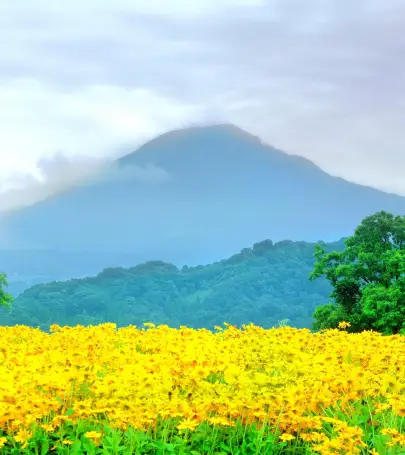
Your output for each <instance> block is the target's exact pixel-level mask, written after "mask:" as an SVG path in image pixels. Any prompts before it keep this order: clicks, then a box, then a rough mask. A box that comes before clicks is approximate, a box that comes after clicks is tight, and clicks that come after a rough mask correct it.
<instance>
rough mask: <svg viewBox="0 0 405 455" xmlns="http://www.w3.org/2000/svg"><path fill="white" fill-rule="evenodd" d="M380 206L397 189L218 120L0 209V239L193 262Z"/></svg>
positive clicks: (322, 232)
mask: <svg viewBox="0 0 405 455" xmlns="http://www.w3.org/2000/svg"><path fill="white" fill-rule="evenodd" d="M382 209H384V210H387V211H389V212H392V213H394V214H397V213H400V214H403V213H405V197H401V196H398V195H394V194H387V193H384V192H382V191H378V190H375V189H372V188H368V187H364V186H360V185H357V184H354V183H350V182H347V181H345V180H343V179H341V178H336V177H331V176H330V175H328V174H327V173H325V172H324V171H322V170H321V169H320V168H318V167H317V166H315V165H314V164H313V163H312V162H310V161H308V160H307V159H305V158H301V157H298V156H292V155H288V154H286V153H283V152H282V151H279V150H276V149H274V148H273V147H271V146H269V145H266V144H263V143H262V142H261V141H260V140H259V139H257V138H256V137H254V136H252V135H250V134H248V133H246V132H244V131H242V130H240V129H238V128H236V127H234V126H232V125H217V126H210V127H195V128H187V129H183V130H176V131H172V132H169V133H166V134H164V135H162V136H159V137H157V138H156V139H154V140H152V141H150V142H148V143H146V144H145V145H144V146H142V147H141V148H140V149H139V150H137V151H136V152H134V153H131V154H129V155H126V156H124V157H123V158H121V159H119V160H118V161H117V162H115V163H114V165H112V166H111V167H109V168H108V169H105V170H103V171H100V173H99V174H98V177H97V179H95V178H91V179H90V180H89V181H88V182H87V184H83V183H80V184H77V186H76V187H75V188H73V189H70V190H68V191H65V192H63V193H60V194H57V195H55V196H52V197H50V198H48V199H46V200H44V201H42V202H40V203H38V204H35V205H33V206H30V207H27V208H23V209H21V210H18V211H16V212H14V213H12V214H9V215H7V216H5V215H3V216H2V218H1V219H0V225H1V231H0V234H1V239H0V240H1V246H2V247H3V248H12V249H16V248H18V249H50V250H55V251H70V252H75V251H86V252H88V253H89V254H91V252H97V251H103V252H106V253H111V254H118V253H119V254H121V253H126V254H134V255H136V256H137V257H138V258H139V261H144V260H151V259H159V260H164V261H169V262H172V263H174V264H176V265H183V264H185V263H187V264H190V265H192V264H201V263H207V262H211V261H214V260H218V259H222V258H223V257H226V256H229V255H231V254H232V253H233V252H234V251H238V250H240V249H241V248H243V246H244V245H246V244H253V243H255V242H257V241H260V240H261V239H263V238H271V239H273V240H274V241H279V240H284V239H290V240H305V241H318V240H320V239H322V240H325V241H333V240H337V239H340V238H342V237H344V236H347V235H349V234H350V233H351V232H352V230H353V229H354V228H355V227H356V226H357V225H358V224H359V222H360V221H361V220H362V219H363V218H364V217H365V216H367V215H370V214H371V213H374V212H376V211H379V210H382ZM107 265H108V264H106V266H107Z"/></svg>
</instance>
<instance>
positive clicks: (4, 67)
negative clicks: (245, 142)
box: [0, 0, 405, 210]
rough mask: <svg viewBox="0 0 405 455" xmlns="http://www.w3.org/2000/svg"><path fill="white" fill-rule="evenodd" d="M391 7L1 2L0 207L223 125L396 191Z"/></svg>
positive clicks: (400, 16)
mask: <svg viewBox="0 0 405 455" xmlns="http://www.w3.org/2000/svg"><path fill="white" fill-rule="evenodd" d="M404 27H405V1H404V0H384V1H382V0H358V1H356V2H353V0H272V1H266V0H192V1H190V0H171V1H167V0H109V1H107V0H80V1H78V0H71V1H69V2H54V1H51V0H30V1H29V2H27V1H26V0H4V1H2V2H1V3H0V42H1V43H2V51H1V53H0V106H1V108H0V210H2V209H4V208H5V207H6V206H7V207H9V206H10V205H18V204H19V203H21V201H22V200H25V201H32V200H33V198H34V199H35V198H38V197H44V196H46V195H47V194H49V193H51V192H53V191H59V190H60V189H61V188H63V187H66V186H68V185H70V184H72V183H75V182H76V181H78V180H80V179H85V178H87V174H88V173H89V172H90V173H91V172H93V171H97V169H98V168H99V167H100V166H103V165H104V163H105V160H108V159H112V158H116V157H118V156H121V155H123V154H125V153H129V152H132V151H133V150H135V149H136V148H137V147H138V146H139V145H141V144H142V143H144V142H145V141H147V140H148V139H150V138H152V137H154V136H156V135H158V134H161V133H164V132H166V131H168V130H171V129H174V128H184V127H187V126H191V125H199V124H212V123H224V122H229V123H234V124H236V125H238V126H239V127H241V128H243V129H245V130H247V131H249V132H250V133H253V134H255V135H258V136H259V137H260V138H261V139H262V140H263V141H264V142H267V143H269V144H270V145H273V146H275V147H277V148H279V149H282V150H284V151H286V152H288V153H292V154H297V155H301V156H304V157H306V158H308V159H310V160H312V161H314V162H315V163H316V164H317V165H319V166H320V167H321V168H322V169H324V170H325V171H327V172H328V173H330V174H332V175H337V176H341V177H343V178H346V179H348V180H350V181H354V182H357V183H361V184H365V185H369V186H373V187H376V188H380V189H383V190H386V191H389V192H395V193H398V194H402V195H405V178H404V176H405V128H404V119H405V34H404V33H403V30H404Z"/></svg>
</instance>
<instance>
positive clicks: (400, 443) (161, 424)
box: [0, 324, 405, 455]
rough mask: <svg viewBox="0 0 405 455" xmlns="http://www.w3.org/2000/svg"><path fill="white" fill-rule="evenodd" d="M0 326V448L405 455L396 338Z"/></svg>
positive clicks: (404, 354) (404, 350)
mask: <svg viewBox="0 0 405 455" xmlns="http://www.w3.org/2000/svg"><path fill="white" fill-rule="evenodd" d="M145 325H146V327H144V328H136V327H131V326H130V327H125V328H120V329H117V328H116V326H115V325H114V324H104V325H99V326H90V327H80V326H78V327H63V328H61V327H58V326H52V327H51V333H45V332H41V331H40V330H37V329H32V328H28V327H25V326H16V327H0V446H1V449H0V453H2V454H3V453H4V454H19V453H27V454H28V453H32V454H41V455H46V454H48V453H63V454H65V453H66V454H83V453H86V454H99V453H100V454H130V453H132V454H149V453H150V454H184V455H185V454H188V455H205V454H212V455H213V454H217V455H219V454H221V455H226V454H232V455H235V454H240V455H242V454H263V455H264V454H266V455H267V454H269V455H270V454H323V455H326V454H368V453H370V454H380V455H391V454H392V455H394V454H395V455H400V454H405V435H404V434H403V431H402V427H403V426H404V417H405V398H404V397H405V394H404V392H405V338H403V337H401V336H382V335H380V334H378V333H376V332H363V333H361V334H348V333H347V332H346V331H345V330H344V325H342V329H340V330H329V331H326V332H323V333H316V334H313V333H311V332H310V331H309V330H306V329H302V330H300V329H293V328H290V327H281V328H274V329H270V330H265V329H262V328H260V327H256V326H254V325H248V326H244V327H243V328H242V329H237V328H235V327H232V326H230V325H227V324H225V325H224V327H223V328H221V327H216V331H215V333H213V332H211V331H208V330H205V329H201V330H193V329H189V328H186V327H182V328H180V329H172V328H169V327H167V326H159V327H155V326H153V324H145Z"/></svg>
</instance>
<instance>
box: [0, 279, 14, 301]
mask: <svg viewBox="0 0 405 455" xmlns="http://www.w3.org/2000/svg"><path fill="white" fill-rule="evenodd" d="M7 286H8V281H7V276H6V275H5V274H4V273H0V306H6V307H10V306H11V302H12V301H13V296H12V295H11V294H10V293H8V292H6V288H7Z"/></svg>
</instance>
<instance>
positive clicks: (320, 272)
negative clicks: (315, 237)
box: [310, 211, 405, 334]
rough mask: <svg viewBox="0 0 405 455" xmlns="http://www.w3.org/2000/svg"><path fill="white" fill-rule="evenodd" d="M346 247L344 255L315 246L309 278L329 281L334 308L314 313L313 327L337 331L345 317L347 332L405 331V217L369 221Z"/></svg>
mask: <svg viewBox="0 0 405 455" xmlns="http://www.w3.org/2000/svg"><path fill="white" fill-rule="evenodd" d="M345 244H346V248H345V249H344V250H343V251H342V252H336V251H332V252H330V253H327V252H326V251H325V250H324V248H323V245H322V244H319V245H316V247H315V248H316V250H315V258H316V263H315V266H314V270H313V271H312V273H311V274H310V279H311V280H314V279H316V278H319V277H322V276H325V277H326V279H327V280H329V281H330V283H331V285H332V287H333V292H332V293H331V295H330V297H331V298H332V299H333V304H328V305H322V306H321V307H318V308H317V309H316V310H315V312H314V315H313V317H314V319H315V323H314V326H313V328H314V329H315V330H319V329H321V328H336V327H337V326H338V323H339V321H341V320H342V318H343V317H344V318H345V320H346V321H348V322H350V323H351V331H361V330H370V329H373V330H379V331H382V332H384V333H387V334H395V333H399V332H400V331H401V330H402V329H403V330H405V216H404V217H400V216H394V215H393V214H391V213H387V212H385V211H381V212H377V213H375V214H374V215H371V216H368V217H366V218H364V220H363V221H362V222H361V224H360V225H359V226H358V227H357V228H356V230H355V232H354V234H353V235H352V236H351V237H349V238H348V239H346V241H345Z"/></svg>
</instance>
